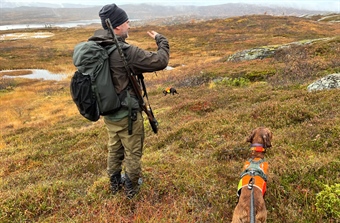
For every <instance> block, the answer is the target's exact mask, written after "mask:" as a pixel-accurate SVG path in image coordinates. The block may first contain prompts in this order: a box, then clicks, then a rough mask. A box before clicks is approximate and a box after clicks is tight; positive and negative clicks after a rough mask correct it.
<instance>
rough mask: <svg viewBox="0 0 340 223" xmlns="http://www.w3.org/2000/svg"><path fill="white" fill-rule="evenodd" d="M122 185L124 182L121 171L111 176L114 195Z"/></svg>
mask: <svg viewBox="0 0 340 223" xmlns="http://www.w3.org/2000/svg"><path fill="white" fill-rule="evenodd" d="M122 186H123V182H122V177H121V175H120V173H119V174H114V175H112V176H111V177H110V189H111V192H112V194H113V195H115V194H117V192H118V191H119V190H120V189H122Z"/></svg>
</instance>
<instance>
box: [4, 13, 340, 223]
mask: <svg viewBox="0 0 340 223" xmlns="http://www.w3.org/2000/svg"><path fill="white" fill-rule="evenodd" d="M93 30H94V29H93V28H83V29H49V32H52V33H53V34H54V36H52V37H50V38H45V39H27V40H13V41H0V55H1V56H0V70H5V69H6V70H7V69H29V68H39V69H47V70H50V71H51V72H55V73H58V72H62V73H68V74H69V75H70V76H71V75H72V73H73V72H74V71H75V68H74V66H73V65H72V52H73V47H74V45H75V44H77V43H78V42H80V41H85V40H86V39H87V38H88V37H89V36H90V35H92V33H93ZM147 30H156V31H158V32H160V33H162V34H164V35H166V36H167V37H168V38H169V41H170V45H171V59H170V63H169V66H171V67H173V68H175V69H173V70H164V71H160V72H157V74H145V77H146V84H147V87H148V89H149V97H150V102H151V105H152V108H153V110H154V112H155V115H156V118H157V119H158V121H159V124H160V129H159V133H158V134H157V135H156V134H153V133H152V131H151V129H150V127H149V125H148V123H147V121H146V122H145V127H146V141H145V148H144V156H143V160H142V161H143V171H144V177H143V178H144V184H143V186H142V190H141V193H140V194H139V195H138V196H137V197H136V198H134V199H133V200H128V199H126V198H125V196H124V194H123V193H121V194H118V195H117V196H112V195H111V194H110V192H109V187H108V179H107V176H106V171H105V168H106V143H107V133H106V130H105V127H104V125H103V121H102V120H100V121H98V122H96V123H91V122H89V121H86V120H85V119H84V118H82V117H81V116H80V115H79V114H78V111H77V109H76V107H75V105H74V104H73V102H72V100H71V97H70V94H69V81H70V77H69V78H68V79H67V80H63V81H58V82H55V81H40V80H24V79H11V80H5V79H2V80H1V83H0V87H1V89H2V90H1V92H0V100H1V107H0V112H1V117H0V122H1V125H0V129H1V141H0V146H1V149H0V155H1V159H0V176H1V183H0V188H1V190H0V199H1V201H2V202H1V208H0V221H1V222H229V221H231V217H232V212H233V209H234V207H235V206H236V202H237V196H236V190H237V183H238V180H239V174H240V172H241V168H242V166H243V162H244V160H245V159H246V155H247V149H248V147H249V145H248V144H247V143H246V142H245V138H246V137H247V136H248V134H249V133H250V131H251V130H252V129H253V128H255V127H257V126H266V127H268V128H270V129H271V130H272V132H273V134H274V138H273V147H272V148H271V149H270V150H269V151H268V153H267V155H266V157H267V160H268V162H269V165H270V167H269V172H270V174H269V176H268V177H269V181H268V191H267V194H266V197H265V200H266V204H267V209H268V222H274V223H275V222H287V223H293V222H294V223H296V222H336V220H335V219H336V218H337V217H339V210H338V209H337V206H336V205H334V204H336V200H335V201H334V200H332V199H327V198H325V200H324V201H323V202H320V198H317V196H318V194H319V193H320V192H322V191H324V190H325V188H326V186H325V185H328V186H334V185H336V183H337V184H338V183H339V181H338V179H339V168H340V162H339V157H340V154H339V151H340V150H339V144H340V119H339V113H338V108H339V103H340V100H339V99H340V96H339V95H340V94H339V90H329V91H321V92H312V93H308V92H307V90H306V87H307V86H308V84H310V83H311V82H312V81H314V80H317V79H318V78H320V77H323V76H325V75H327V74H330V73H337V72H340V70H339V67H340V64H339V61H340V60H339V53H340V37H339V35H340V31H339V29H338V24H336V23H328V22H317V21H314V20H311V19H306V18H297V17H272V16H264V15H263V16H244V17H235V18H227V19H221V20H211V21H206V22H200V23H195V22H194V21H193V22H192V23H187V24H181V25H173V26H144V27H135V28H132V29H131V31H130V36H131V37H130V38H129V42H130V43H132V44H136V45H138V46H140V47H142V48H146V49H149V50H155V47H156V46H155V44H154V42H153V41H152V40H150V39H149V37H148V36H147V34H146V31H147ZM37 31H39V30H34V31H32V32H37ZM23 32H27V30H25V31H23ZM0 34H1V33H0ZM325 37H332V39H330V40H327V41H324V42H317V43H315V44H311V45H304V46H293V47H291V48H287V49H283V50H280V51H278V52H277V53H276V54H275V55H274V56H273V57H272V58H266V59H263V60H253V61H243V62H227V59H228V57H229V56H230V55H231V54H233V53H236V52H238V51H240V50H245V49H249V48H253V47H257V46H266V45H276V44H286V43H291V42H294V41H301V40H305V39H318V38H325ZM169 86H173V87H175V88H176V89H177V91H178V92H179V95H175V96H171V95H168V96H163V94H162V90H163V89H164V88H166V87H169ZM338 196H339V195H338ZM332 202H333V203H332ZM328 204H331V205H330V207H328V206H327V205H328Z"/></svg>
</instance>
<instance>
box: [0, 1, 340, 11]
mask: <svg viewBox="0 0 340 223" xmlns="http://www.w3.org/2000/svg"><path fill="white" fill-rule="evenodd" d="M0 1H1V2H44V3H54V4H59V3H63V2H65V3H73V4H83V5H106V4H111V3H116V4H117V5H118V6H119V5H124V4H131V3H134V4H140V3H152V4H162V5H198V6H202V5H218V4H225V3H237V2H239V3H251V4H253V3H255V4H264V5H280V6H287V7H294V8H300V9H310V10H326V11H333V12H340V0H70V1H66V0H0ZM0 7H1V4H0Z"/></svg>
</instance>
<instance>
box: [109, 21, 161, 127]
mask: <svg viewBox="0 0 340 223" xmlns="http://www.w3.org/2000/svg"><path fill="white" fill-rule="evenodd" d="M105 23H106V25H107V27H108V28H109V31H110V33H111V35H112V37H113V41H114V43H115V44H116V45H117V49H118V52H119V55H120V57H121V58H122V60H123V63H124V67H125V70H126V72H127V74H128V77H129V81H130V83H131V86H132V89H133V91H134V92H135V94H136V96H137V98H138V101H139V104H140V106H141V108H142V110H143V111H144V112H145V114H146V115H147V116H148V119H149V123H150V126H151V128H152V131H153V132H154V133H157V132H158V122H157V120H156V118H155V116H154V115H153V112H152V109H151V107H150V104H149V106H147V105H146V103H145V101H144V98H143V96H142V92H141V88H140V86H139V84H138V82H137V80H136V78H135V76H136V75H135V74H133V73H132V71H131V69H130V67H129V65H128V63H127V61H126V58H125V56H124V52H123V50H122V48H121V47H120V45H119V43H118V39H117V36H116V34H115V33H114V30H113V27H112V24H111V21H110V19H106V20H105Z"/></svg>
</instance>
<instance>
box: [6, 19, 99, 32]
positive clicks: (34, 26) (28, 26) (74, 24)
mask: <svg viewBox="0 0 340 223" xmlns="http://www.w3.org/2000/svg"><path fill="white" fill-rule="evenodd" d="M96 23H99V24H100V23H101V21H100V19H92V20H79V21H72V22H64V23H41V24H13V25H2V26H0V30H13V29H37V28H49V27H61V28H73V27H77V26H86V25H90V24H96Z"/></svg>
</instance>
